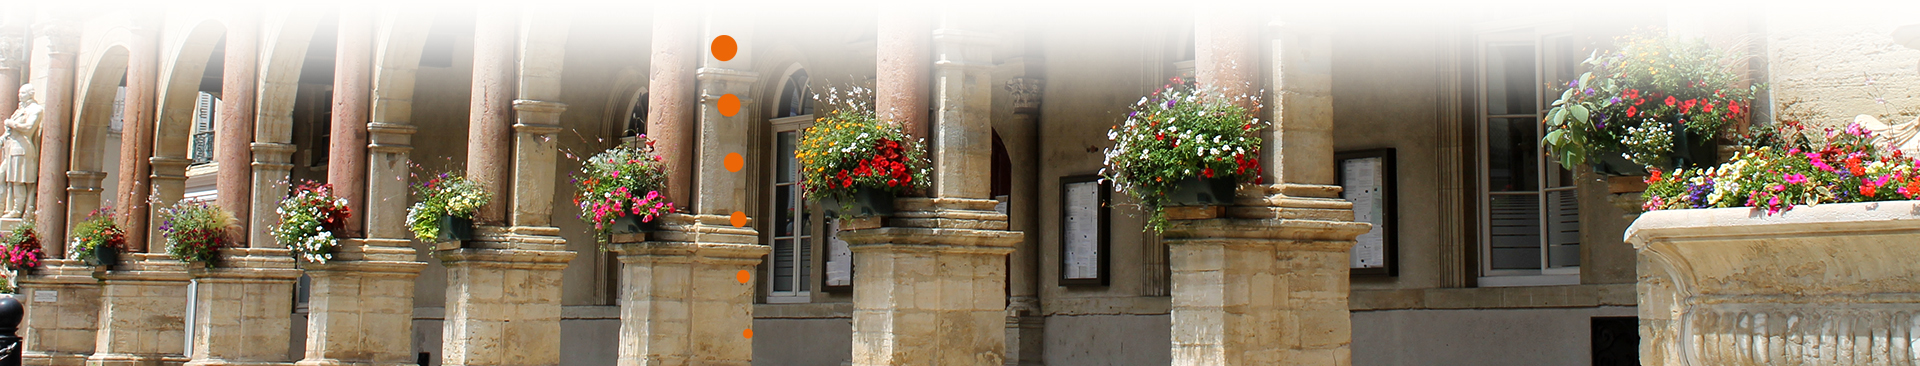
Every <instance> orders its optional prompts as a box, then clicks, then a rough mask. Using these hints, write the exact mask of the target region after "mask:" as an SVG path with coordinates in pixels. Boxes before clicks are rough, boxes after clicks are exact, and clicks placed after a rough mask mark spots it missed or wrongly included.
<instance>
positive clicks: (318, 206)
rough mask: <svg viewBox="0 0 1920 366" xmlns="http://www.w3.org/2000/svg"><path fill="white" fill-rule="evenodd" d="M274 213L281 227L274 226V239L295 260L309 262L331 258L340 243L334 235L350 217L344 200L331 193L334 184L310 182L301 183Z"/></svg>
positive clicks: (322, 261) (319, 261)
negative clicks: (278, 218)
mask: <svg viewBox="0 0 1920 366" xmlns="http://www.w3.org/2000/svg"><path fill="white" fill-rule="evenodd" d="M274 212H277V213H279V214H280V224H278V225H275V226H274V227H273V237H274V239H276V240H279V241H280V243H281V244H285V245H286V246H287V249H288V250H289V251H290V252H291V254H292V255H293V257H294V258H295V259H299V260H301V261H305V262H309V263H326V262H327V260H330V259H333V247H334V246H335V245H339V244H340V237H339V235H337V234H336V233H339V232H340V230H341V228H342V226H344V225H346V222H347V218H348V217H352V216H353V211H352V209H350V208H348V207H347V199H346V198H341V197H340V196H335V195H334V194H333V185H331V184H320V183H316V182H312V181H307V182H302V183H301V184H300V186H299V187H298V188H295V189H294V190H293V195H291V196H287V198H286V199H282V200H280V207H279V208H277V209H274Z"/></svg>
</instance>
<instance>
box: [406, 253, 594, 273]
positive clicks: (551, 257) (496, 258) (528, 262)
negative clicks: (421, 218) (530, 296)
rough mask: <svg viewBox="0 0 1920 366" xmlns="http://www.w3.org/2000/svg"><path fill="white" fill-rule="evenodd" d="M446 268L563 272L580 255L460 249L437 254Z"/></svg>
mask: <svg viewBox="0 0 1920 366" xmlns="http://www.w3.org/2000/svg"><path fill="white" fill-rule="evenodd" d="M435 254H436V255H437V256H438V257H439V258H440V262H441V263H443V264H444V265H445V266H448V267H452V266H456V265H465V266H479V267H490V268H508V269H536V270H562V269H566V268H567V264H568V262H571V261H573V257H574V256H576V255H579V254H578V253H574V252H573V251H570V250H529V249H490V248H458V249H446V250H439V251H436V253H435Z"/></svg>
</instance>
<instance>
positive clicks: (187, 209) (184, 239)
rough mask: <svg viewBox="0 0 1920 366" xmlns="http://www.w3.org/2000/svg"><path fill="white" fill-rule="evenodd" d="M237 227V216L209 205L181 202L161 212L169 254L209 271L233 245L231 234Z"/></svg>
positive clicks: (161, 227)
mask: <svg viewBox="0 0 1920 366" xmlns="http://www.w3.org/2000/svg"><path fill="white" fill-rule="evenodd" d="M235 225H237V223H236V222H235V221H234V218H233V214H230V213H227V211H226V210H222V209H220V208H219V207H214V206H213V204H211V203H208V202H206V201H181V202H180V203H177V204H175V205H174V206H173V207H168V208H163V209H161V210H160V233H161V234H163V235H164V236H165V237H166V240H167V254H168V255H171V256H172V257H173V258H174V259H179V260H181V261H184V262H187V263H193V264H202V265H205V266H207V267H209V268H211V267H214V266H215V265H216V264H217V263H216V262H217V261H219V256H220V248H225V247H228V246H231V245H232V242H231V241H229V240H228V239H227V233H228V232H230V231H232V228H233V227H234V226H235Z"/></svg>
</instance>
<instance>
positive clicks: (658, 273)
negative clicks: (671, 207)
mask: <svg viewBox="0 0 1920 366" xmlns="http://www.w3.org/2000/svg"><path fill="white" fill-rule="evenodd" d="M664 219H665V220H666V222H665V223H664V224H663V225H662V227H661V229H660V230H659V231H655V232H652V233H649V234H647V235H638V236H631V237H629V236H622V237H620V238H616V240H617V241H616V242H614V243H612V244H611V247H612V249H613V251H614V252H615V253H619V256H620V263H622V264H623V265H622V266H621V268H620V299H621V303H620V358H619V360H620V361H619V364H618V365H620V366H641V365H715V366H722V365H734V366H747V365H750V364H752V363H753V340H752V339H748V338H746V337H745V336H744V334H743V332H744V331H746V330H748V329H751V328H752V327H753V294H754V285H753V281H747V282H746V283H742V282H741V281H740V280H739V273H740V272H742V271H746V272H747V273H753V269H754V266H756V265H758V264H760V258H762V257H765V256H766V255H767V253H768V252H769V251H770V250H769V248H768V247H767V246H765V245H760V244H759V240H760V237H759V234H758V233H756V232H755V231H754V230H753V229H751V228H736V227H733V226H732V225H731V224H728V223H727V221H728V217H725V216H709V215H703V216H697V217H696V216H688V215H669V216H667V217H665V218H664Z"/></svg>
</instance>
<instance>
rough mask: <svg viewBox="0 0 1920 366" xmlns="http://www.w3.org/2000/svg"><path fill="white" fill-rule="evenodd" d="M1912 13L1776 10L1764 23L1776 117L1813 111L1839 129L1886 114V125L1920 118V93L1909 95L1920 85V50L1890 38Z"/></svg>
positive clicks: (1814, 7)
mask: <svg viewBox="0 0 1920 366" xmlns="http://www.w3.org/2000/svg"><path fill="white" fill-rule="evenodd" d="M1900 8H1907V9H1905V10H1906V11H1900V10H1899V9H1900ZM1911 8H1912V5H1911V4H1907V5H1901V4H1895V3H1884V4H1875V5H1872V6H1858V7H1844V8H1832V7H1828V6H1824V5H1822V4H1786V3H1782V4H1773V5H1771V6H1770V7H1769V9H1767V11H1765V12H1764V13H1763V16H1762V18H1763V19H1764V22H1765V30H1766V46H1767V50H1768V54H1767V55H1766V57H1767V59H1766V61H1767V64H1768V76H1769V77H1770V78H1769V79H1768V80H1767V82H1768V83H1769V85H1770V86H1771V88H1772V92H1773V102H1774V105H1775V108H1776V111H1775V112H1776V113H1775V114H1776V115H1791V114H1795V113H1811V114H1812V115H1811V116H1810V117H1812V118H1811V119H1812V120H1811V121H1809V122H1815V123H1818V124H1820V125H1824V126H1833V127H1839V126H1845V125H1846V124H1847V123H1848V122H1851V121H1853V117H1854V116H1855V115H1860V114H1868V115H1875V116H1882V121H1883V122H1892V121H1888V120H1887V119H1888V117H1893V116H1901V117H1898V118H1893V119H1897V120H1898V121H1899V122H1905V121H1910V120H1912V119H1913V117H1914V115H1915V114H1920V94H1917V93H1913V92H1912V91H1911V90H1913V88H1914V87H1915V86H1920V50H1915V49H1912V48H1907V47H1904V46H1900V45H1898V44H1895V43H1893V39H1892V38H1891V37H1889V34H1891V33H1892V32H1893V29H1894V28H1895V27H1898V26H1901V25H1906V24H1912V23H1913V16H1912V14H1914V11H1913V9H1911Z"/></svg>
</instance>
